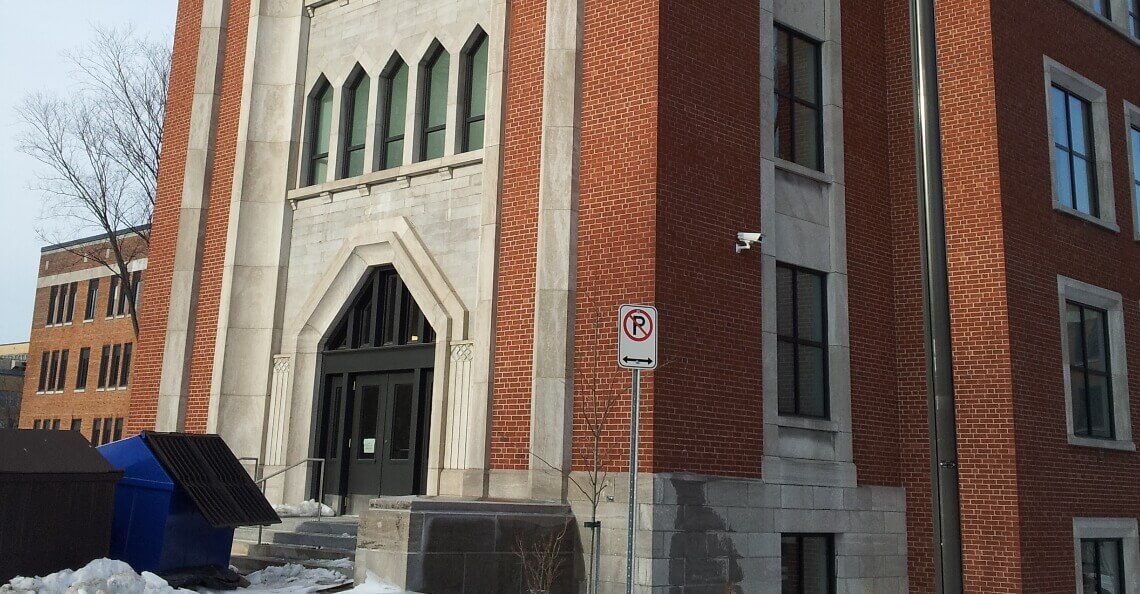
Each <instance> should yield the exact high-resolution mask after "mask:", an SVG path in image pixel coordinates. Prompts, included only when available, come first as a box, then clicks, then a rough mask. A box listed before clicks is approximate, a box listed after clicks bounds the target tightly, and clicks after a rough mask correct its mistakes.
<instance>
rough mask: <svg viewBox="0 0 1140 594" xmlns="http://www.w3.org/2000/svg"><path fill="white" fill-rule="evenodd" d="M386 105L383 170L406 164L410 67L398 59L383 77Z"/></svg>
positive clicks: (383, 126) (382, 122) (381, 147)
mask: <svg viewBox="0 0 1140 594" xmlns="http://www.w3.org/2000/svg"><path fill="white" fill-rule="evenodd" d="M381 82H382V83H383V85H384V105H383V107H382V108H381V118H380V120H381V122H380V136H381V142H380V169H391V168H393V167H399V166H400V165H403V164H404V128H405V126H406V119H407V115H408V65H407V64H405V63H404V61H403V60H401V59H399V58H395V61H394V62H393V63H392V64H389V65H388V68H386V69H385V71H384V74H382V75H381Z"/></svg>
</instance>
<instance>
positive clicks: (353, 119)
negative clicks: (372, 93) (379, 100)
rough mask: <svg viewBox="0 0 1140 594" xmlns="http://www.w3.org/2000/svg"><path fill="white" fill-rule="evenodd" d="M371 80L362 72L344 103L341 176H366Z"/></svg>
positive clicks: (350, 88)
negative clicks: (365, 161) (366, 143)
mask: <svg viewBox="0 0 1140 594" xmlns="http://www.w3.org/2000/svg"><path fill="white" fill-rule="evenodd" d="M370 86H371V79H369V78H368V73H367V72H364V71H363V70H361V71H360V72H359V73H357V75H356V78H355V79H354V80H353V81H352V82H351V83H349V85H348V89H347V93H346V96H345V102H344V114H345V118H344V154H343V155H342V158H341V166H340V176H341V177H356V176H358V175H363V174H364V143H365V139H366V138H367V137H368V93H369V89H370Z"/></svg>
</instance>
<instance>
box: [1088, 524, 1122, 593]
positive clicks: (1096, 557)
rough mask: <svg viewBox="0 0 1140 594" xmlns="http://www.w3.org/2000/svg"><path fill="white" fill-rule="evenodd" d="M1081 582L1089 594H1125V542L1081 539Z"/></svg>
mask: <svg viewBox="0 0 1140 594" xmlns="http://www.w3.org/2000/svg"><path fill="white" fill-rule="evenodd" d="M1081 581H1082V585H1083V586H1084V591H1085V592H1087V593H1089V594H1123V593H1124V591H1125V590H1124V540H1123V539H1120V538H1082V539H1081Z"/></svg>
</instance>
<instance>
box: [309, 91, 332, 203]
mask: <svg viewBox="0 0 1140 594" xmlns="http://www.w3.org/2000/svg"><path fill="white" fill-rule="evenodd" d="M332 108H333V90H332V87H331V86H329V84H328V82H326V81H324V80H322V81H321V82H320V88H319V89H318V90H317V92H316V94H314V95H313V98H312V99H311V100H310V101H309V173H308V178H307V182H308V183H307V184H306V185H310V186H312V185H316V184H323V183H325V181H326V180H327V179H328V174H329V142H330V136H331V134H332Z"/></svg>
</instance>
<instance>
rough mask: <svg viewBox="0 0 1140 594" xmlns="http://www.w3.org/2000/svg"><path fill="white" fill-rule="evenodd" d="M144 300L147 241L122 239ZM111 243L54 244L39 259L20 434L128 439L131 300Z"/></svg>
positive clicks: (131, 237) (130, 235) (99, 240)
mask: <svg viewBox="0 0 1140 594" xmlns="http://www.w3.org/2000/svg"><path fill="white" fill-rule="evenodd" d="M119 241H120V243H121V245H122V251H123V255H124V259H125V260H126V261H127V262H128V269H129V270H130V275H131V276H130V283H131V284H132V285H133V286H134V287H136V294H135V295H136V296H135V299H136V301H137V300H138V299H139V297H140V296H141V288H142V277H143V273H144V271H145V270H146V265H147V253H146V242H145V241H144V240H143V239H141V238H140V237H139V236H137V235H135V234H134V233H132V232H124V234H123V235H122V236H120V239H119ZM109 260H111V256H110V244H109V243H108V242H107V240H106V239H105V238H101V237H88V238H85V239H79V240H76V241H72V242H68V243H64V244H57V245H50V246H47V247H45V248H43V250H42V255H41V256H40V267H39V278H38V280H37V282H36V302H35V306H34V310H33V317H32V331H31V339H30V341H29V346H28V364H27V368H26V370H25V379H24V384H23V386H24V387H23V398H22V399H21V406H20V425H19V426H20V428H22V429H54V430H69V429H70V430H73V431H80V432H81V433H83V435H84V436H85V437H87V438H88V439H89V440H90V441H91V442H92V443H94V444H97V445H98V444H104V443H107V442H109V441H112V440H117V439H121V438H122V437H123V435H124V429H125V426H126V419H127V413H128V410H129V408H130V402H131V386H132V383H133V378H132V377H131V375H132V371H133V370H132V360H133V359H134V356H135V355H134V353H135V331H134V323H133V322H132V320H131V300H130V299H129V298H128V295H127V292H125V291H124V290H123V289H122V287H123V285H122V282H121V279H120V277H119V276H118V274H116V273H113V272H112V271H111V269H110V268H108V267H107V266H106V265H104V264H103V262H106V261H109Z"/></svg>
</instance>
